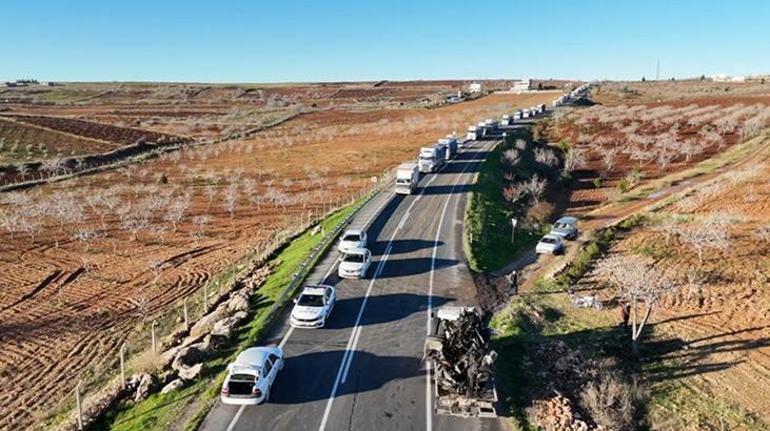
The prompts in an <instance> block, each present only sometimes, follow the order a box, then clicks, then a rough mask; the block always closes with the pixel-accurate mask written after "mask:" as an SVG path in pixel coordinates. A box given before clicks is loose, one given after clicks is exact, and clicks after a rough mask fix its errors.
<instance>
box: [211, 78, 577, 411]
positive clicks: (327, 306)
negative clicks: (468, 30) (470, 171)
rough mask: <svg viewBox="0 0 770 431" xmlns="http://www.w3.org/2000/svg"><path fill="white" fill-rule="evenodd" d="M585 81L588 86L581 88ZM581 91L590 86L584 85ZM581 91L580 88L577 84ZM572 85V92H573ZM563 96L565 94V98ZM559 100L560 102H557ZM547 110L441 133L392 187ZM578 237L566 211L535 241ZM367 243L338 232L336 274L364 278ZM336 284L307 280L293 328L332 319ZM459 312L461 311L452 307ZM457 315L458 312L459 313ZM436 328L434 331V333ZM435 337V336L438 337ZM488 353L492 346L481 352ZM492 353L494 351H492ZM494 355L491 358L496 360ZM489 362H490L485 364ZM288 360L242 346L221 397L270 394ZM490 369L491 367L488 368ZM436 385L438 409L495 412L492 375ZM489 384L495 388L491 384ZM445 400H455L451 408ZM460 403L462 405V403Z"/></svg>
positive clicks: (549, 244) (358, 233) (274, 350)
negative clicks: (482, 380) (462, 132)
mask: <svg viewBox="0 0 770 431" xmlns="http://www.w3.org/2000/svg"><path fill="white" fill-rule="evenodd" d="M583 87H585V88H583ZM578 88H579V89H580V88H583V89H582V90H581V92H579V93H576V94H582V93H583V92H585V91H587V90H588V89H589V88H590V87H588V86H581V87H578ZM575 91H577V89H576V90H575ZM575 91H573V92H572V93H570V94H569V95H568V96H569V97H572V94H573V93H575ZM564 97H566V96H562V97H560V98H559V99H557V100H556V101H554V102H553V104H554V106H558V105H559V104H563V103H566V102H564V100H567V99H564ZM560 99H564V100H561V101H560ZM557 102H558V103H557ZM545 112H546V105H545V104H541V105H537V106H533V107H531V108H529V109H519V110H517V111H515V112H513V113H511V114H506V115H503V116H502V118H501V119H500V120H495V119H487V120H485V121H482V122H479V123H478V124H476V125H472V126H470V127H468V133H467V135H466V139H465V140H464V141H463V142H459V141H458V139H457V136H456V135H455V134H454V133H452V134H451V135H448V136H447V137H446V138H442V139H439V140H438V142H436V143H435V144H433V145H431V146H428V147H423V148H421V149H420V153H419V156H418V159H417V161H416V162H408V163H403V164H401V165H399V166H398V168H397V169H396V179H395V186H394V191H395V193H397V194H412V193H415V192H416V190H417V184H418V183H419V180H420V174H421V173H431V172H436V171H438V170H439V169H440V168H441V167H442V166H443V165H444V164H445V163H447V162H448V161H449V160H450V159H452V158H453V157H455V156H456V155H457V153H458V151H459V149H460V148H461V146H463V145H464V144H467V143H468V141H477V140H481V139H484V138H488V137H491V136H493V135H497V134H498V133H499V132H500V126H510V125H513V124H514V123H515V122H516V121H520V120H524V119H529V118H532V117H535V116H537V115H540V114H543V113H545ZM576 237H577V220H576V219H574V218H572V217H562V218H561V219H559V220H558V221H557V222H556V223H555V224H554V226H553V229H552V231H551V233H549V234H548V235H546V236H545V237H543V239H542V240H541V242H540V243H538V245H537V249H536V251H537V252H538V253H554V254H556V253H559V252H561V251H563V249H564V243H563V239H574V238H576ZM367 247H368V237H367V233H366V231H365V230H363V229H347V230H345V231H344V232H343V234H342V235H341V236H340V239H339V242H338V243H337V249H338V251H339V252H340V253H341V258H340V259H339V265H338V268H337V274H338V276H339V277H340V278H365V277H366V276H367V273H368V272H369V269H370V268H371V265H372V254H371V251H370V250H369V249H368V248H367ZM336 293H337V292H336V289H335V287H334V286H330V285H324V284H309V285H305V286H303V288H302V289H301V291H300V292H299V295H298V296H297V297H296V298H295V299H294V306H293V308H292V310H291V313H290V316H289V324H290V325H291V326H292V327H293V328H305V329H317V328H322V327H324V326H325V325H326V323H327V322H328V320H329V318H330V316H331V313H332V310H333V309H334V305H335V302H336V298H337V295H336ZM454 314H458V313H454ZM452 316H454V315H453V314H452V313H450V312H448V311H447V312H446V313H443V314H442V313H438V314H435V315H434V320H435V321H434V325H435V326H434V327H436V328H438V327H441V325H451V324H452V323H451V322H453V321H455V320H457V319H458V318H459V317H457V316H455V317H452ZM458 316H459V314H458ZM437 335H438V333H434V334H433V337H434V338H435V337H436V336H437ZM434 341H435V340H434ZM482 353H483V354H484V355H485V356H483V357H484V358H487V357H494V355H491V356H487V355H489V352H486V353H484V352H482ZM492 353H493V352H492ZM492 361H493V360H492ZM487 365H488V366H489V367H491V366H492V364H491V363H489V364H487ZM283 366H284V352H283V350H282V349H281V348H280V347H277V346H263V347H252V348H249V349H246V350H244V351H243V352H241V353H240V354H239V355H238V356H237V358H236V359H235V361H234V362H233V363H231V364H229V365H228V367H227V376H226V378H225V380H224V382H223V384H222V389H221V397H220V398H221V401H222V402H223V403H225V404H235V405H256V404H261V403H263V402H266V401H268V400H269V398H270V389H271V388H272V386H273V384H274V382H275V379H276V377H277V374H278V371H280V370H281V369H282V368H283ZM490 369H491V368H490ZM433 378H434V383H435V386H436V391H437V392H436V404H435V406H434V410H435V411H436V413H437V414H449V415H458V416H466V417H467V416H477V417H494V416H496V412H495V411H494V404H495V402H496V401H497V394H496V392H495V391H494V381H493V376H490V377H489V381H488V382H487V384H485V385H483V386H484V388H486V389H485V390H483V391H477V392H474V393H475V394H476V395H473V396H470V395H467V393H470V392H467V393H466V395H463V394H458V393H448V392H447V393H445V392H442V391H445V388H447V387H449V386H451V385H450V383H451V384H452V385H456V384H457V382H456V381H452V382H448V381H445V379H447V374H446V373H434V377H433ZM489 388H491V390H490V389H489ZM447 406H452V407H451V408H448V407H447ZM458 406H461V407H458Z"/></svg>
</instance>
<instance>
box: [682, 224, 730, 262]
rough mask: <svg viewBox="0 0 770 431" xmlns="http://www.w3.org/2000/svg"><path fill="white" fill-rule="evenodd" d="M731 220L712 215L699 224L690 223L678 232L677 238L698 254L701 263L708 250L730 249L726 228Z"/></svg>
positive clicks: (728, 233)
mask: <svg viewBox="0 0 770 431" xmlns="http://www.w3.org/2000/svg"><path fill="white" fill-rule="evenodd" d="M730 224H731V218H730V217H729V216H727V215H723V214H719V213H717V214H712V215H710V216H709V217H708V218H706V220H704V221H703V222H701V223H697V222H694V223H691V224H690V225H689V226H683V227H682V228H681V229H680V230H679V238H680V240H681V241H682V242H684V243H685V244H687V245H689V246H690V247H691V248H692V249H693V250H695V252H696V253H697V254H698V261H699V262H700V263H703V252H704V251H705V250H708V249H716V250H724V249H727V248H729V247H730V232H729V231H728V227H729V225H730Z"/></svg>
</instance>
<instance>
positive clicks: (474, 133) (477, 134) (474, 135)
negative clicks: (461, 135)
mask: <svg viewBox="0 0 770 431" xmlns="http://www.w3.org/2000/svg"><path fill="white" fill-rule="evenodd" d="M465 138H466V139H467V140H469V141H476V140H478V139H479V138H481V130H480V128H479V126H476V125H473V126H468V133H467V134H466V135H465Z"/></svg>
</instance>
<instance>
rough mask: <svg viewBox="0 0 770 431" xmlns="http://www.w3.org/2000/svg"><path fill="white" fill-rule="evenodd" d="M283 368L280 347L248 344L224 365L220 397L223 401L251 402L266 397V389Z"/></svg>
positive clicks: (267, 392) (255, 402)
mask: <svg viewBox="0 0 770 431" xmlns="http://www.w3.org/2000/svg"><path fill="white" fill-rule="evenodd" d="M282 368H283V350H281V348H280V347H273V346H267V347H252V348H250V349H246V350H244V351H243V352H241V353H240V354H239V355H238V357H237V358H235V362H233V363H232V364H230V365H228V366H227V377H225V381H224V383H222V392H221V399H222V402H223V403H225V404H236V405H255V404H262V403H263V402H265V401H267V400H268V399H269V398H270V388H271V387H272V386H273V383H274V382H275V377H276V376H277V375H278V371H280V370H281V369H282Z"/></svg>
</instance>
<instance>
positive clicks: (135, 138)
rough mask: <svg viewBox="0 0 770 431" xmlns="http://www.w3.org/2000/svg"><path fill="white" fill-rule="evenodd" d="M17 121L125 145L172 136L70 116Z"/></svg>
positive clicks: (22, 117) (33, 117)
mask: <svg viewBox="0 0 770 431" xmlns="http://www.w3.org/2000/svg"><path fill="white" fill-rule="evenodd" d="M14 118H15V119H16V120H17V121H21V122H24V123H29V124H34V125H37V126H41V127H46V128H48V129H52V130H58V131H61V132H65V133H70V134H73V135H78V136H83V137H86V138H91V139H99V140H102V141H108V142H117V143H121V144H125V145H131V144H135V143H137V142H142V141H157V140H163V139H169V138H172V136H170V135H164V134H160V133H155V132H148V131H146V130H138V129H130V128H126V127H116V126H111V125H109V124H99V123H93V122H90V121H83V120H76V119H71V118H56V117H42V116H28V115H19V116H16V117H14Z"/></svg>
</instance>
